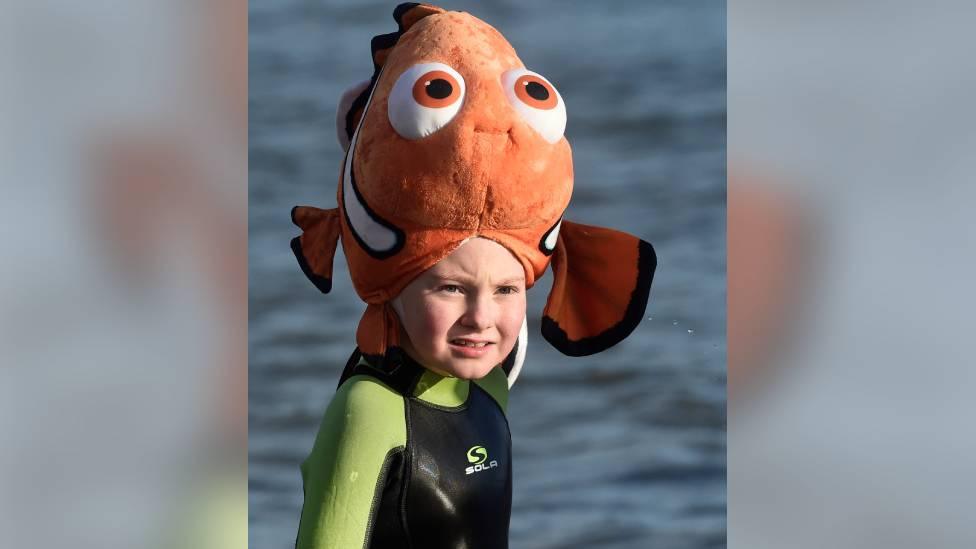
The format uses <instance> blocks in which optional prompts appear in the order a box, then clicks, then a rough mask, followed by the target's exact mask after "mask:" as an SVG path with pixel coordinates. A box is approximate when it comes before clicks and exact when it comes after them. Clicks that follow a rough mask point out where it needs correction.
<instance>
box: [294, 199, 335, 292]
mask: <svg viewBox="0 0 976 549" xmlns="http://www.w3.org/2000/svg"><path fill="white" fill-rule="evenodd" d="M291 220H292V223H294V224H295V225H297V226H298V227H299V228H301V229H302V234H301V236H296V237H295V238H293V239H292V240H291V249H292V251H293V252H295V258H296V259H298V264H299V265H300V266H301V267H302V272H304V273H305V276H307V277H308V279H309V280H311V281H312V284H315V287H316V288H318V289H319V290H321V291H322V293H326V294H327V293H329V291H330V290H332V260H333V258H334V257H335V252H336V246H337V245H338V243H339V231H340V225H339V210H338V209H337V208H333V209H331V210H322V209H319V208H313V207H311V206H295V207H294V208H292V210H291Z"/></svg>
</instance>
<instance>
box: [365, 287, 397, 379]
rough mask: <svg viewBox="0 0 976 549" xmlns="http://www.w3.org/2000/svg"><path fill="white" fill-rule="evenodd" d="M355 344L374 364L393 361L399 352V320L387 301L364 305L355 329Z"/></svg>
mask: <svg viewBox="0 0 976 549" xmlns="http://www.w3.org/2000/svg"><path fill="white" fill-rule="evenodd" d="M356 344H357V345H358V346H359V350H360V351H361V352H362V354H363V356H365V357H366V358H367V359H368V360H370V361H372V362H373V363H374V364H387V363H388V362H389V361H391V360H394V361H395V359H396V357H397V353H399V352H400V320H399V319H398V318H397V315H396V313H395V312H394V311H393V307H392V306H391V305H390V303H389V302H387V303H381V304H375V303H369V304H368V305H366V312H364V313H363V317H362V318H361V319H359V328H358V329H357V330H356Z"/></svg>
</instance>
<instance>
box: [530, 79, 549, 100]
mask: <svg viewBox="0 0 976 549" xmlns="http://www.w3.org/2000/svg"><path fill="white" fill-rule="evenodd" d="M525 93H527V94H529V97H531V98H532V99H535V100H538V101H545V100H546V99H549V90H547V89H546V87H545V86H543V85H542V84H540V83H538V82H529V83H527V84H526V85H525Z"/></svg>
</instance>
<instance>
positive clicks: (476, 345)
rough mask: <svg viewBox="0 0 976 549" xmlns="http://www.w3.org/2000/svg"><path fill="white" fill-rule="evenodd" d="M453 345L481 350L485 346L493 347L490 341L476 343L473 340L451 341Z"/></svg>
mask: <svg viewBox="0 0 976 549" xmlns="http://www.w3.org/2000/svg"><path fill="white" fill-rule="evenodd" d="M451 345H458V346H462V347H474V348H481V347H484V346H485V345H493V344H492V343H491V342H490V341H476V340H473V339H464V338H455V339H452V340H451Z"/></svg>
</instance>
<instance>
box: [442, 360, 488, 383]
mask: <svg viewBox="0 0 976 549" xmlns="http://www.w3.org/2000/svg"><path fill="white" fill-rule="evenodd" d="M498 362H499V361H495V360H494V356H484V357H480V358H477V359H472V358H462V359H457V358H454V357H452V358H451V359H449V360H446V361H443V362H442V363H441V364H440V365H438V366H439V367H438V369H439V370H441V371H442V373H443V372H447V373H448V374H450V375H452V376H454V377H458V378H461V379H481V378H483V377H485V376H486V375H488V373H489V372H491V369H492V368H494V367H495V365H496V364H498Z"/></svg>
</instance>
